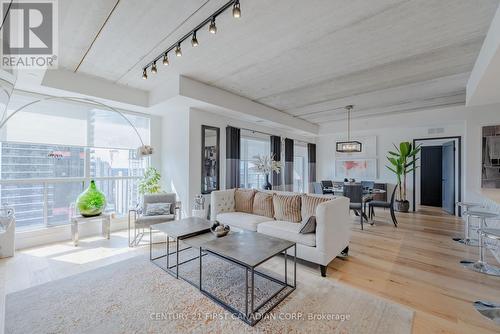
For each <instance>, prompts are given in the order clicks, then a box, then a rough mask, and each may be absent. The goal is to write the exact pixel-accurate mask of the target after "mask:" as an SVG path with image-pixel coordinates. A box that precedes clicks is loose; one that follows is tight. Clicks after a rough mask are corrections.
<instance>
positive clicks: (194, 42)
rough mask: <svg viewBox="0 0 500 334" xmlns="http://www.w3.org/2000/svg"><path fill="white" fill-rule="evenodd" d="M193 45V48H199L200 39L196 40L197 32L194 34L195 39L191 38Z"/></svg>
mask: <svg viewBox="0 0 500 334" xmlns="http://www.w3.org/2000/svg"><path fill="white" fill-rule="evenodd" d="M191 45H192V46H193V47H197V46H198V38H196V31H195V32H194V33H193V38H191Z"/></svg>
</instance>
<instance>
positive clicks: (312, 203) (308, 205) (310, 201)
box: [300, 194, 334, 222]
mask: <svg viewBox="0 0 500 334" xmlns="http://www.w3.org/2000/svg"><path fill="white" fill-rule="evenodd" d="M332 199H334V197H329V198H328V197H323V196H311V195H307V194H304V195H302V206H301V209H300V212H301V215H302V222H307V220H308V219H309V217H311V216H315V215H316V208H317V207H318V204H320V203H323V202H326V201H330V200H332Z"/></svg>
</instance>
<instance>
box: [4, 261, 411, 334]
mask: <svg viewBox="0 0 500 334" xmlns="http://www.w3.org/2000/svg"><path fill="white" fill-rule="evenodd" d="M203 261H204V269H203V275H204V277H206V280H205V279H204V280H203V286H204V287H205V288H206V289H207V290H210V291H211V292H213V293H216V294H217V295H218V296H219V297H220V298H223V299H224V300H226V301H230V302H233V303H234V304H235V305H238V303H240V304H239V305H240V307H241V303H242V304H243V305H244V302H241V300H243V299H242V298H241V297H242V296H244V293H242V292H241V288H242V286H244V270H242V269H240V268H238V267H236V266H234V265H230V264H228V263H227V262H225V261H223V260H219V259H217V258H215V257H213V256H205V257H204V258H203ZM197 262H198V261H192V262H189V264H192V265H189V266H184V267H183V272H182V274H184V275H191V276H190V277H191V278H192V279H193V280H195V277H198V276H197V275H199V273H198V272H197V270H196V268H197V266H196V265H195V263H197ZM282 264H283V259H282V258H279V257H278V258H275V259H272V260H271V261H270V262H269V263H268V264H267V265H266V268H262V270H267V272H268V273H272V274H273V275H278V273H279V269H278V268H280V265H282ZM289 267H291V266H289ZM297 273H298V276H297V289H296V290H295V291H293V292H292V293H291V294H290V295H289V296H288V297H287V298H286V299H285V300H284V301H283V302H281V304H279V305H278V306H277V307H276V308H274V309H273V310H272V311H271V312H270V313H269V314H268V315H267V316H265V317H263V319H262V320H261V321H260V322H259V323H258V324H257V325H255V326H254V327H250V326H248V325H247V324H245V323H243V322H242V321H241V320H239V319H237V318H235V317H234V316H233V315H232V314H231V313H229V312H226V311H225V310H224V309H223V308H222V307H220V306H219V305H217V304H216V303H214V302H213V301H212V300H210V299H209V298H207V297H205V296H204V295H202V294H201V293H200V292H199V290H198V289H197V288H196V287H194V286H192V285H190V284H188V283H186V282H184V281H182V280H176V279H175V278H173V277H172V276H170V275H169V274H167V273H166V272H164V271H163V270H161V269H160V268H158V267H157V266H156V265H154V264H152V263H151V262H150V261H149V259H147V258H145V257H144V256H138V257H135V258H132V259H129V260H126V261H122V262H119V263H115V264H112V265H109V266H106V267H102V268H99V269H96V270H92V271H88V272H85V273H82V274H78V275H75V276H72V277H68V278H64V279H61V280H58V281H53V282H49V283H46V284H43V285H39V286H36V287H33V288H30V289H26V290H23V291H19V292H15V293H12V294H9V295H8V296H7V300H6V316H5V318H6V319H5V322H6V324H5V326H6V327H5V332H6V333H12V334H15V333H22V334H25V333H35V332H36V333H107V334H110V333H207V332H217V333H243V332H245V333H295V332H296V333H380V334H382V333H383V334H390V333H398V334H401V333H411V328H412V321H413V311H411V310H409V309H407V308H405V307H403V306H400V305H397V304H394V303H391V302H389V301H386V300H384V299H381V298H377V297H375V296H372V295H370V294H367V293H364V292H362V291H360V290H357V289H353V288H351V287H348V286H346V285H343V284H339V283H335V282H333V281H331V280H328V279H326V278H322V277H321V276H320V275H319V272H318V273H317V274H313V273H311V272H309V271H308V270H306V269H304V268H301V265H298V266H297ZM255 287H256V290H257V293H256V295H257V299H259V298H263V297H265V296H266V295H269V294H272V293H273V291H275V289H277V288H278V286H277V285H276V284H275V283H270V282H269V281H267V280H263V279H256V282H255Z"/></svg>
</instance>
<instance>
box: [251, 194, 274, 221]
mask: <svg viewBox="0 0 500 334" xmlns="http://www.w3.org/2000/svg"><path fill="white" fill-rule="evenodd" d="M253 213H254V214H255V215H259V216H264V217H269V218H273V217H274V210H273V194H268V193H264V192H262V191H257V192H256V193H255V197H254V198H253Z"/></svg>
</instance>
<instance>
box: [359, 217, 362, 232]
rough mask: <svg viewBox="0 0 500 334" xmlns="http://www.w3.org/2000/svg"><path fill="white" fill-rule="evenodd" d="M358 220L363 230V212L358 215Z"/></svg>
mask: <svg viewBox="0 0 500 334" xmlns="http://www.w3.org/2000/svg"><path fill="white" fill-rule="evenodd" d="M359 221H360V222H361V230H363V213H361V214H360V215H359Z"/></svg>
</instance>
